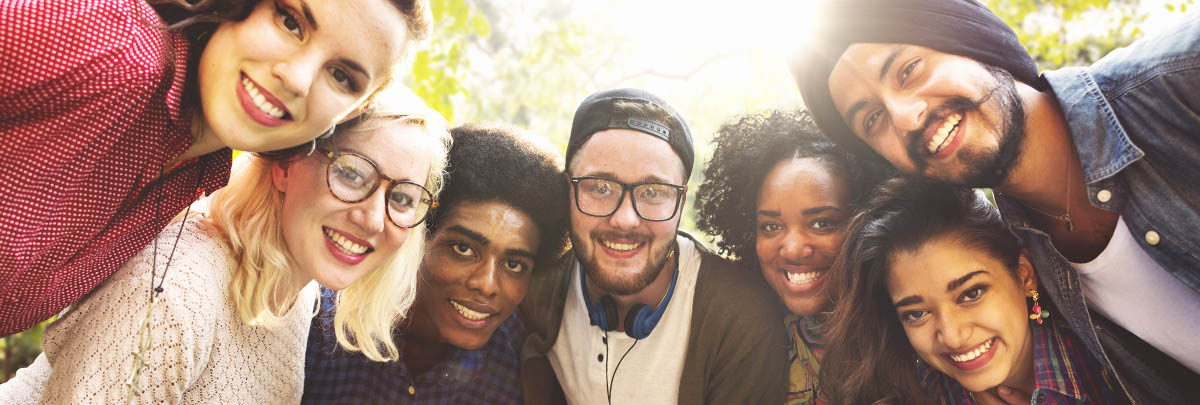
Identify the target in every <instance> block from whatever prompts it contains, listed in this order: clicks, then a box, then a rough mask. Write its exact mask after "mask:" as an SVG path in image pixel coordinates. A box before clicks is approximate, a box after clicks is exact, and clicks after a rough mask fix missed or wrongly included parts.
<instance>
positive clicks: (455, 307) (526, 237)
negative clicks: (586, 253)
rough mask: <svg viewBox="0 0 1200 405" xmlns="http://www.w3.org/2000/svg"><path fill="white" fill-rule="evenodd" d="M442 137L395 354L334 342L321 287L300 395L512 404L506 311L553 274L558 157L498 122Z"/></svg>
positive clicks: (560, 230)
mask: <svg viewBox="0 0 1200 405" xmlns="http://www.w3.org/2000/svg"><path fill="white" fill-rule="evenodd" d="M450 133H451V136H452V137H453V140H454V145H453V147H452V148H451V149H450V157H449V165H448V166H447V169H446V173H447V174H446V188H445V189H444V190H443V191H442V193H441V197H440V200H439V203H440V205H439V206H438V208H437V209H436V210H435V211H433V212H432V213H431V214H430V217H429V219H428V221H429V226H430V232H429V233H428V235H430V236H429V240H428V242H427V243H426V247H425V259H424V261H423V262H422V265H421V273H420V275H419V284H418V286H417V297H416V302H415V303H413V307H412V309H411V310H410V311H409V313H408V320H407V322H405V323H404V324H403V326H402V327H401V328H399V329H398V330H397V331H396V334H395V336H396V340H397V343H398V344H399V345H400V346H402V355H401V358H400V360H399V361H395V362H374V361H371V360H370V359H367V358H366V357H365V356H363V355H362V354H361V353H351V352H348V351H346V350H344V349H341V348H340V347H338V345H337V339H336V338H335V336H334V330H333V317H334V314H335V312H336V308H335V305H336V302H335V300H334V299H333V295H332V294H329V293H327V294H323V295H324V297H323V299H322V301H321V303H322V309H321V313H320V314H318V315H317V317H316V318H315V319H313V325H312V331H311V333H310V334H309V344H308V358H307V360H306V364H305V381H304V400H303V402H305V403H324V402H355V403H360V402H361V403H375V402H389V403H407V404H444V403H455V404H458V403H488V404H519V403H521V386H520V384H519V381H518V374H517V373H518V368H517V366H518V363H519V357H518V355H519V353H520V348H521V345H522V344H523V343H524V339H525V336H526V328H525V325H524V323H523V322H522V320H521V319H520V318H521V317H520V316H513V315H514V311H515V310H516V309H517V306H518V304H520V302H521V300H522V299H523V298H524V297H525V293H526V291H527V288H528V287H529V281H530V279H531V278H532V277H533V275H535V274H538V273H549V272H554V271H557V270H558V269H556V268H554V267H553V262H554V259H555V258H557V257H559V256H561V254H562V252H563V250H564V245H565V244H566V232H565V231H566V223H567V209H566V208H567V204H566V197H567V186H566V184H565V183H564V182H563V181H562V173H563V171H562V157H561V155H559V154H558V153H557V152H554V151H552V150H551V149H550V148H549V146H550V145H549V144H548V143H545V141H544V139H541V138H533V137H531V136H526V135H523V134H521V133H520V132H519V130H516V129H514V128H509V127H506V126H500V125H494V124H483V125H481V124H468V125H465V126H462V127H458V128H455V129H453V130H451V131H450ZM542 143H545V145H542ZM350 316H353V315H352V314H351V315H350Z"/></svg>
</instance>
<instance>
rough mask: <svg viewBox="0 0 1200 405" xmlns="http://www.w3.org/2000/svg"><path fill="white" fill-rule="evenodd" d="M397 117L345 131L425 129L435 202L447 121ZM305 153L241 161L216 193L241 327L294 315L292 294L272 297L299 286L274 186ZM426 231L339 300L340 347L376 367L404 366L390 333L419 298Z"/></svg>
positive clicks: (216, 218) (422, 115)
mask: <svg viewBox="0 0 1200 405" xmlns="http://www.w3.org/2000/svg"><path fill="white" fill-rule="evenodd" d="M388 104H391V103H388ZM422 105H423V104H422ZM410 107H411V106H410ZM395 110H396V109H395V108H394V107H393V108H380V109H379V111H380V112H382V113H383V114H382V115H373V116H371V117H367V118H363V119H359V120H357V123H358V124H359V125H345V126H344V128H345V129H343V130H341V132H342V133H345V132H355V131H366V130H373V129H377V128H378V126H379V125H383V124H391V125H394V124H402V125H415V126H418V127H420V128H423V129H425V131H424V132H425V133H426V134H427V135H429V136H431V137H433V138H436V141H434V142H427V143H428V144H429V145H431V147H430V150H429V152H428V153H429V156H430V165H429V175H428V177H427V178H426V181H425V188H427V189H429V191H430V192H431V193H433V194H434V196H435V199H436V196H437V194H438V192H440V191H441V188H442V182H443V173H442V172H443V169H444V168H445V166H446V153H447V151H448V149H449V142H448V139H449V137H448V135H446V134H445V127H444V126H439V125H438V123H439V122H444V121H445V120H444V119H440V117H441V116H440V115H439V114H437V113H436V112H433V111H432V110H429V109H428V108H425V109H424V110H420V109H417V110H416V112H415V113H413V111H414V110H413V109H407V111H409V112H410V113H406V114H402V113H399V112H398V111H395ZM434 116H436V117H434ZM439 119H440V120H439ZM337 136H338V135H335V137H337ZM308 150H309V146H308V145H307V144H306V145H301V146H298V147H296V148H292V149H288V150H284V151H278V152H272V153H262V154H243V156H242V157H239V160H241V159H245V161H239V162H236V163H235V167H236V168H235V170H234V172H233V174H232V175H231V176H230V179H229V184H228V185H227V186H226V187H225V188H222V189H221V190H218V191H217V192H215V193H213V196H212V199H211V201H210V203H209V204H210V205H209V217H210V218H211V219H212V221H213V223H214V224H215V225H216V228H217V229H218V230H220V231H221V232H222V233H223V234H224V236H225V237H226V238H227V239H228V241H229V245H230V247H231V249H232V251H233V252H234V255H235V257H236V259H237V263H238V264H237V268H236V269H235V270H234V275H233V279H232V280H231V281H230V283H229V290H230V292H231V294H232V295H233V297H234V310H235V312H236V313H237V314H238V316H239V318H241V319H242V321H244V322H247V323H250V324H261V325H268V326H270V325H276V324H278V323H279V322H281V319H282V318H281V317H280V316H279V314H276V313H274V312H273V311H272V310H271V308H273V307H274V308H290V307H291V305H293V304H295V302H294V300H295V299H296V296H294V295H293V296H290V297H287V298H286V302H282V303H272V302H271V300H272V297H273V296H274V295H275V294H274V292H275V291H277V290H279V289H281V288H285V287H286V286H290V285H293V284H294V281H293V279H294V276H293V271H292V268H293V266H294V264H293V260H292V256H291V254H290V253H289V252H288V250H287V245H286V244H285V242H284V239H283V230H282V223H281V213H282V211H283V194H282V193H281V192H279V191H278V190H276V189H275V187H274V185H273V183H272V178H271V168H272V167H273V166H274V165H276V164H281V163H284V162H286V161H288V160H290V159H294V158H296V157H297V156H300V155H303V153H304V152H307V151H308ZM425 229H426V226H425V224H421V225H418V226H416V227H413V228H412V229H411V231H410V233H409V235H408V237H407V239H406V240H405V241H404V243H403V244H401V246H400V248H399V249H398V251H397V252H396V253H395V254H394V255H393V256H392V257H391V258H389V259H388V260H386V261H385V262H384V264H383V265H382V266H381V267H380V268H378V269H373V270H372V271H370V272H369V273H368V274H367V275H365V276H363V277H362V278H361V279H359V280H357V281H355V282H354V283H351V284H350V286H348V287H347V288H345V289H343V290H342V291H339V292H338V293H337V295H336V296H335V298H334V302H335V303H336V304H337V313H336V315H335V316H334V329H335V331H336V335H337V340H338V343H339V344H340V345H341V346H342V347H344V348H346V349H347V350H350V351H361V352H362V353H363V355H365V356H367V358H369V359H371V360H374V361H385V360H398V359H399V357H400V354H399V349H398V348H397V346H396V343H395V341H394V339H393V338H392V330H393V328H394V326H395V325H396V323H398V322H399V321H401V320H403V318H404V316H405V315H406V313H407V312H408V309H409V307H411V306H412V304H413V301H414V300H415V298H416V284H417V273H418V269H419V267H420V264H421V258H422V255H423V253H424V242H425ZM272 304H275V305H278V306H273V305H272ZM279 304H282V305H279Z"/></svg>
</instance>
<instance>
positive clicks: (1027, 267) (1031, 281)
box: [1017, 248, 1038, 291]
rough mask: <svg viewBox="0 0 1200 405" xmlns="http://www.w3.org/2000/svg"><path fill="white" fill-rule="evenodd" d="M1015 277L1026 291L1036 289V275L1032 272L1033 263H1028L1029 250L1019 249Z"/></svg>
mask: <svg viewBox="0 0 1200 405" xmlns="http://www.w3.org/2000/svg"><path fill="white" fill-rule="evenodd" d="M1017 277H1018V281H1020V282H1021V286H1022V287H1024V288H1025V290H1026V291H1028V290H1036V289H1037V287H1038V284H1037V274H1036V273H1034V271H1033V263H1031V262H1030V261H1029V249H1024V248H1022V249H1021V256H1020V257H1019V258H1018V261H1017Z"/></svg>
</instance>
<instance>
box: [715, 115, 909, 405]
mask: <svg viewBox="0 0 1200 405" xmlns="http://www.w3.org/2000/svg"><path fill="white" fill-rule="evenodd" d="M712 143H713V146H714V147H713V157H712V160H710V161H709V162H708V166H707V168H706V169H705V170H704V183H702V184H700V189H699V191H698V192H697V195H696V196H697V198H698V203H697V204H696V207H697V209H698V210H699V214H698V218H697V219H696V224H697V227H698V228H699V229H700V230H701V231H704V232H705V233H708V234H709V235H712V236H713V237H714V238H718V242H717V245H718V246H720V248H721V250H722V252H726V253H728V254H729V255H730V256H731V257H732V258H733V259H734V260H735V261H736V262H737V263H739V264H741V266H742V268H743V269H744V271H743V274H744V275H743V277H750V278H762V279H765V280H766V281H767V284H768V285H770V286H771V289H773V290H775V294H776V296H778V297H779V300H780V301H782V302H783V304H784V306H786V307H787V309H788V311H789V312H790V313H789V314H787V315H786V316H785V317H784V319H781V320H780V321H781V322H783V324H784V325H786V327H787V331H788V337H789V339H788V346H787V348H786V350H785V349H784V348H780V350H779V354H780V355H783V354H785V353H786V355H787V358H788V360H789V363H790V366H789V370H788V373H789V375H788V380H789V384H788V392H787V396H786V397H784V398H783V402H784V403H787V404H797V405H799V404H820V403H825V402H823V401H822V398H820V397H818V395H817V391H818V387H819V386H820V384H819V382H818V378H817V374H818V372H819V370H820V363H821V360H822V356H823V354H824V351H825V350H824V347H825V344H826V342H825V340H824V339H823V338H822V336H823V335H824V333H823V330H824V329H825V328H824V323H825V318H826V315H827V313H828V312H829V311H830V310H831V306H830V298H829V297H828V296H827V294H826V290H827V289H826V288H825V281H826V280H827V279H828V278H829V277H828V276H829V274H830V270H831V266H832V264H833V262H834V259H835V258H836V257H837V256H838V253H839V252H841V248H842V240H843V239H844V238H845V237H846V224H847V222H848V221H849V220H850V217H851V216H853V215H854V213H855V211H856V210H857V207H858V206H859V205H860V204H861V203H862V202H863V200H864V199H865V198H866V197H867V196H868V194H869V192H870V190H871V188H872V186H874V185H875V184H877V183H878V182H879V181H880V180H882V179H883V178H884V177H885V176H886V175H888V174H889V170H888V169H886V168H885V167H884V166H883V165H879V164H864V162H860V161H857V160H856V159H854V157H853V155H851V154H850V152H849V151H847V150H845V149H842V148H841V147H838V146H837V145H836V144H834V143H833V141H830V140H829V138H826V137H825V135H823V134H821V130H820V129H818V128H817V124H816V123H815V122H813V121H812V117H810V116H809V115H808V113H807V112H806V111H802V110H800V111H765V112H761V113H755V114H747V115H744V116H741V117H738V118H736V119H734V120H732V121H730V122H727V123H726V124H724V125H722V126H721V128H720V129H719V130H717V134H716V137H715V138H713V141H712Z"/></svg>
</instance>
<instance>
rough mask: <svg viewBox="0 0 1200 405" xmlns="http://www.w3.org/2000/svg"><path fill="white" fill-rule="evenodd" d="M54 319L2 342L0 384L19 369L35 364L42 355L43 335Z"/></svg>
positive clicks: (0, 344)
mask: <svg viewBox="0 0 1200 405" xmlns="http://www.w3.org/2000/svg"><path fill="white" fill-rule="evenodd" d="M53 320H54V318H51V319H50V320H48V321H45V322H42V323H40V324H38V325H37V326H34V327H32V328H29V329H28V330H26V331H24V332H21V333H18V334H15V335H12V336H6V337H4V339H2V340H0V383H3V382H5V381H8V379H9V378H12V376H13V374H15V373H16V371H17V370H18V369H21V368H23V367H25V366H28V365H29V364H30V363H33V360H34V359H36V358H37V356H38V355H39V354H41V353H42V333H44V332H45V331H46V325H48V324H50V322H51V321H53Z"/></svg>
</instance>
